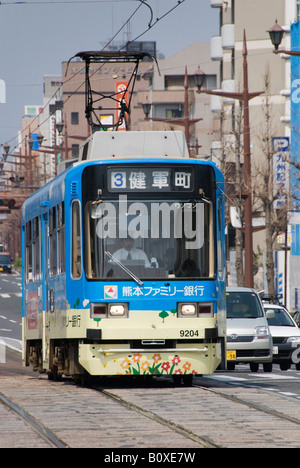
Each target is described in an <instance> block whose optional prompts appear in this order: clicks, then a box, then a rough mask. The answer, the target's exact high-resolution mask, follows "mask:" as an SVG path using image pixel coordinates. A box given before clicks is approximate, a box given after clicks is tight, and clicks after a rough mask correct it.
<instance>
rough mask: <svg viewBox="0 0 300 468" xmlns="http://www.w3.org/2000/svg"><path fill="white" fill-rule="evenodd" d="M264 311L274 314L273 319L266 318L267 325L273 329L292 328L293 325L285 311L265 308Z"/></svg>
mask: <svg viewBox="0 0 300 468" xmlns="http://www.w3.org/2000/svg"><path fill="white" fill-rule="evenodd" d="M265 311H266V312H267V311H268V312H269V311H272V312H274V314H275V316H274V317H273V318H268V324H269V325H270V326H273V327H294V326H295V324H294V322H293V321H292V319H291V317H290V316H289V314H288V312H287V311H286V310H285V309H277V307H276V308H272V307H265Z"/></svg>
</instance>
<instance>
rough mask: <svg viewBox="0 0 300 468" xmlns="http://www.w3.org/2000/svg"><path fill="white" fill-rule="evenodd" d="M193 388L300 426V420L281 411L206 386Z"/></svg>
mask: <svg viewBox="0 0 300 468" xmlns="http://www.w3.org/2000/svg"><path fill="white" fill-rule="evenodd" d="M193 387H195V388H201V389H202V390H204V391H206V392H210V393H213V394H214V395H218V396H220V397H222V398H224V399H226V400H230V401H232V402H234V403H238V404H240V405H243V406H246V407H248V408H251V409H254V410H256V411H259V412H260V413H264V414H268V415H269V416H274V417H276V418H278V419H281V420H283V421H288V422H291V423H293V424H296V425H298V426H300V419H297V418H293V417H292V416H289V415H286V414H284V413H281V412H279V411H276V410H274V409H271V408H267V407H265V406H263V405H258V404H255V403H253V402H250V401H247V400H244V399H242V398H239V397H236V396H234V395H231V394H226V393H223V392H220V391H219V390H216V389H212V388H208V387H205V386H201V385H193Z"/></svg>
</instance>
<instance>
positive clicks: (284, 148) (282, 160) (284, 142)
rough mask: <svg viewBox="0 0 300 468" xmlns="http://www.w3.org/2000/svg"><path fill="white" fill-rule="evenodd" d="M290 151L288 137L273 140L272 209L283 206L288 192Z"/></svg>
mask: <svg viewBox="0 0 300 468" xmlns="http://www.w3.org/2000/svg"><path fill="white" fill-rule="evenodd" d="M289 150H290V139H289V137H274V138H273V152H274V154H273V178H274V195H275V196H276V200H275V202H274V209H280V208H283V207H284V206H285V201H286V197H287V195H288V191H289V164H288V155H289Z"/></svg>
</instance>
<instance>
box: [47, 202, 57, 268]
mask: <svg viewBox="0 0 300 468" xmlns="http://www.w3.org/2000/svg"><path fill="white" fill-rule="evenodd" d="M49 224H50V252H49V257H50V276H55V275H56V272H57V241H56V207H54V208H52V209H51V210H50V214H49Z"/></svg>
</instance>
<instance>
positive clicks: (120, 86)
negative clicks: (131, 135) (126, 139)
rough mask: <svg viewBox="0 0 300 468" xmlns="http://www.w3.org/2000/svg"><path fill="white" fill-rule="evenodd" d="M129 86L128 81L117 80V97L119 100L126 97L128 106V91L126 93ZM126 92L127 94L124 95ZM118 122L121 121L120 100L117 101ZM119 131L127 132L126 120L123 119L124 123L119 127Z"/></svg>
mask: <svg viewBox="0 0 300 468" xmlns="http://www.w3.org/2000/svg"><path fill="white" fill-rule="evenodd" d="M127 86H128V81H117V82H116V99H117V101H120V100H121V99H125V102H126V106H128V91H127V92H126V93H125V91H126V89H127ZM124 93H125V96H124ZM116 109H117V110H116V122H118V121H119V117H120V104H119V102H117V103H116ZM118 131H123V132H124V131H125V132H126V123H125V120H123V123H122V125H120V127H118Z"/></svg>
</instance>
